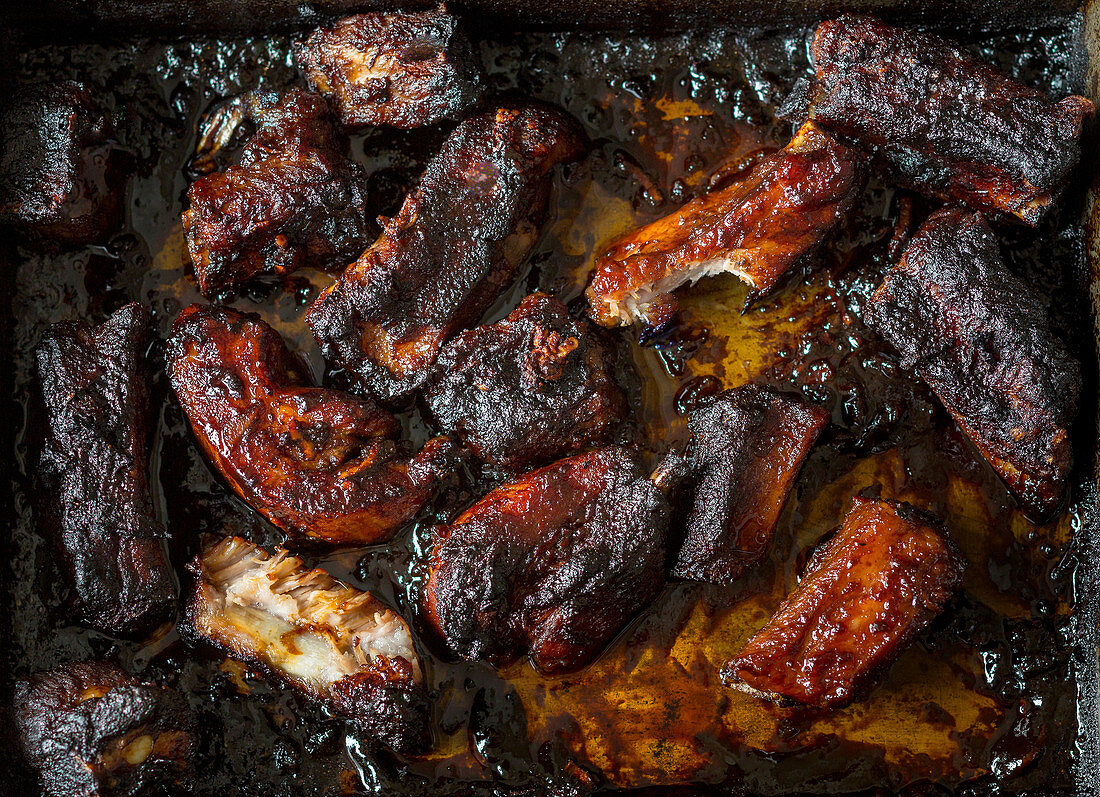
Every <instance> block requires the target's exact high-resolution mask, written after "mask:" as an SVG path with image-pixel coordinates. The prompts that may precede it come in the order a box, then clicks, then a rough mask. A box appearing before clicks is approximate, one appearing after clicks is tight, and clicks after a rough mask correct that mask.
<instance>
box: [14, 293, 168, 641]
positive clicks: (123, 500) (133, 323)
mask: <svg viewBox="0 0 1100 797" xmlns="http://www.w3.org/2000/svg"><path fill="white" fill-rule="evenodd" d="M149 324H150V319H149V313H148V311H147V310H146V309H145V308H144V307H142V306H141V305H140V304H128V305H126V306H125V307H123V308H121V309H120V310H118V311H116V312H115V313H114V315H112V316H111V317H110V318H109V319H107V321H106V322H105V323H104V324H103V325H101V326H99V327H96V328H91V327H89V326H88V325H87V324H84V323H80V322H62V323H59V324H54V325H53V326H51V327H50V328H49V329H48V330H47V331H46V333H45V334H44V335H43V337H42V341H41V342H40V343H39V344H38V348H37V349H36V351H35V358H36V361H37V366H38V379H39V383H40V386H41V394H42V400H43V404H44V406H45V426H44V439H43V444H42V452H41V456H40V459H39V463H38V480H39V484H38V490H37V492H38V494H39V497H40V502H39V506H40V521H39V522H40V523H41V524H42V526H43V527H44V528H45V529H46V531H47V533H48V536H50V537H51V538H52V540H53V542H54V544H55V546H56V548H57V549H58V551H59V553H60V560H61V564H62V568H63V570H64V572H65V575H66V577H67V579H68V581H69V582H70V584H71V586H72V590H73V607H72V608H73V611H74V615H75V618H76V619H77V620H78V621H79V622H81V623H84V624H87V625H91V626H94V627H95V628H98V629H100V630H102V631H106V632H108V633H112V634H123V635H128V634H136V633H142V632H145V631H148V630H149V629H150V628H152V627H153V626H154V625H156V624H157V623H159V622H161V621H164V620H167V619H169V618H170V615H171V613H172V611H173V609H174V606H175V602H176V582H175V577H174V576H173V574H172V567H171V565H170V564H169V561H168V556H167V552H166V550H165V538H166V536H167V534H166V532H165V529H164V527H163V526H162V525H161V524H160V523H159V522H158V521H157V519H156V516H155V515H154V513H153V502H152V496H151V493H150V489H149V449H150V444H149V382H148V372H147V370H146V364H145V351H146V349H147V348H148V346H149V340H150V330H149Z"/></svg>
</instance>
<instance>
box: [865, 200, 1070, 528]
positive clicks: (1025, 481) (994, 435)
mask: <svg viewBox="0 0 1100 797" xmlns="http://www.w3.org/2000/svg"><path fill="white" fill-rule="evenodd" d="M864 316H865V320H866V321H867V323H868V324H869V325H870V326H871V327H872V328H873V329H874V330H876V331H877V332H878V333H879V334H880V335H882V336H883V337H884V338H886V340H887V341H889V342H890V344H891V345H893V346H894V348H896V349H897V350H898V352H899V353H900V354H901V363H902V365H903V366H904V367H906V368H910V369H912V370H914V371H915V372H916V373H917V374H918V375H919V376H920V377H921V378H922V379H923V380H924V381H925V382H927V383H928V385H929V386H930V387H931V388H932V390H934V391H935V393H936V395H937V396H938V397H939V399H940V401H942V402H943V405H944V406H945V407H946V408H947V410H948V412H950V413H951V415H952V417H953V418H954V419H955V421H956V423H958V425H959V427H960V428H961V429H962V430H963V431H964V432H965V433H966V434H967V436H968V437H969V438H970V439H971V441H973V443H974V445H975V446H976V447H977V448H978V450H979V451H980V452H981V454H982V456H984V457H985V458H986V460H988V461H989V463H990V465H992V466H993V469H994V470H995V471H996V472H997V473H998V474H999V475H1000V476H1001V478H1002V479H1004V481H1005V483H1006V484H1007V485H1008V487H1009V489H1010V490H1011V491H1012V493H1013V494H1014V495H1015V496H1016V498H1017V499H1018V500H1019V501H1020V503H1021V504H1022V505H1023V507H1024V508H1025V509H1026V510H1027V511H1028V512H1029V513H1031V514H1032V515H1034V516H1035V517H1037V518H1039V519H1042V518H1045V517H1047V516H1049V515H1050V514H1051V513H1052V512H1053V511H1054V510H1055V509H1056V508H1057V506H1058V505H1059V503H1060V502H1061V499H1062V495H1063V493H1064V492H1065V485H1066V477H1067V475H1068V473H1069V468H1070V464H1071V459H1072V453H1073V452H1072V446H1071V441H1070V426H1071V425H1072V423H1073V419H1074V417H1075V416H1076V414H1077V404H1078V398H1079V396H1080V392H1081V366H1080V363H1078V362H1077V360H1076V359H1075V358H1074V357H1073V356H1072V355H1071V354H1070V353H1069V351H1068V350H1067V349H1066V346H1065V344H1064V343H1062V341H1060V340H1058V339H1057V338H1056V337H1055V336H1054V335H1053V334H1052V333H1051V331H1050V325H1049V322H1048V319H1047V313H1046V309H1045V308H1044V307H1043V304H1042V302H1041V300H1040V297H1039V296H1038V294H1037V293H1036V292H1035V291H1033V290H1031V288H1029V287H1028V286H1027V285H1026V284H1025V283H1024V282H1023V281H1022V280H1020V279H1019V278H1018V277H1016V276H1015V275H1014V274H1013V273H1012V272H1011V271H1009V270H1008V268H1007V267H1006V266H1005V264H1004V262H1003V261H1002V259H1001V253H1000V250H999V249H998V246H997V239H996V238H995V236H994V234H993V231H992V230H991V229H990V227H989V225H988V223H987V222H986V220H985V218H984V217H983V216H982V215H981V214H980V213H977V212H968V211H965V210H960V209H957V208H944V209H942V210H939V211H937V212H935V213H933V214H932V215H931V216H929V217H928V219H927V220H926V221H925V223H924V224H923V225H921V227H920V229H919V230H918V231H917V233H916V234H915V235H914V236H913V238H912V240H911V241H910V242H909V245H908V246H907V247H906V249H905V252H904V253H903V255H902V258H901V261H900V262H899V263H898V265H897V266H895V267H894V268H893V269H891V270H890V272H889V273H888V274H887V275H886V278H885V279H884V280H883V282H882V285H880V286H879V288H878V289H877V290H876V291H875V292H874V294H873V295H872V296H871V299H870V301H869V302H868V304H867V308H866V310H865V312H864Z"/></svg>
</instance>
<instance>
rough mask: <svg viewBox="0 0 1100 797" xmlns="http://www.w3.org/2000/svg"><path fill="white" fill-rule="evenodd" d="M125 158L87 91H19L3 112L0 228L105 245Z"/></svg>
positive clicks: (114, 224)
mask: <svg viewBox="0 0 1100 797" xmlns="http://www.w3.org/2000/svg"><path fill="white" fill-rule="evenodd" d="M131 166H132V159H131V158H130V156H129V155H128V154H127V153H126V152H125V151H124V150H123V149H122V148H121V147H120V146H119V145H118V143H117V142H116V141H115V140H114V134H113V131H112V130H111V126H110V124H109V123H108V122H107V120H106V118H105V117H104V116H103V114H102V113H101V112H100V111H99V110H97V109H96V107H95V104H94V103H93V102H92V98H91V95H90V94H89V93H88V89H87V88H86V87H85V86H84V85H83V84H81V83H76V82H74V81H71V80H65V81H58V82H54V83H42V84H32V85H25V86H20V87H19V88H18V90H17V91H15V92H13V93H10V94H9V95H8V96H7V97H6V98H5V102H4V104H3V108H2V110H0V223H5V224H15V225H18V226H21V227H23V228H24V229H27V230H31V231H33V232H35V233H37V234H38V235H41V236H42V237H45V238H52V239H55V240H59V241H63V242H67V243H77V244H79V243H93V242H98V241H102V240H104V239H105V238H107V237H108V236H109V235H110V234H111V233H113V232H114V231H115V230H116V229H118V226H119V224H120V223H121V221H122V215H123V200H124V198H125V196H124V194H125V191H124V188H123V183H124V182H125V180H126V177H127V175H128V173H129V171H130V167H131Z"/></svg>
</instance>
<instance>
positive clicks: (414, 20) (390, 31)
mask: <svg viewBox="0 0 1100 797" xmlns="http://www.w3.org/2000/svg"><path fill="white" fill-rule="evenodd" d="M294 60H295V62H296V63H297V65H298V68H299V69H301V70H302V73H303V74H304V75H305V77H306V80H308V81H309V85H310V87H311V88H312V89H313V90H314V91H318V92H320V93H321V94H324V95H325V96H326V97H328V98H329V99H330V100H331V101H332V103H333V105H334V106H335V107H336V110H337V112H338V113H339V115H340V120H341V121H342V122H343V123H344V124H345V125H347V126H349V127H360V126H363V125H392V126H393V127H404V128H413V127H423V126H424V125H430V124H435V123H436V122H439V121H442V120H443V119H457V118H458V116H459V115H460V114H461V113H463V112H464V111H466V110H467V109H468V108H469V107H470V106H471V105H473V104H474V103H475V102H476V101H477V100H478V99H479V98H480V96H481V93H482V85H481V79H482V74H481V64H480V63H478V62H477V61H476V60H475V58H474V52H473V48H472V47H471V46H470V41H469V39H467V38H466V34H465V33H464V32H463V31H462V30H461V28H460V26H459V23H458V20H457V19H455V17H453V16H451V15H450V14H448V13H447V9H446V7H445V6H440V7H439V8H436V9H433V10H430V11H420V12H416V13H385V14H383V13H375V14H355V15H353V16H349V17H344V18H343V19H341V20H338V21H337V22H336V24H334V25H332V26H331V27H327V28H318V29H317V30H315V31H314V32H313V33H312V34H310V36H309V37H308V38H307V39H306V40H305V41H302V42H298V43H297V44H295V46H294Z"/></svg>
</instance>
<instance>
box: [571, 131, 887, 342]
mask: <svg viewBox="0 0 1100 797" xmlns="http://www.w3.org/2000/svg"><path fill="white" fill-rule="evenodd" d="M868 160H869V159H868V157H867V155H865V154H864V153H862V152H860V151H859V150H858V149H853V148H850V147H847V146H845V145H843V144H841V143H839V142H838V141H837V140H836V139H834V138H833V137H832V136H830V135H829V134H828V133H826V132H824V131H822V130H821V129H819V128H818V127H817V126H815V125H813V124H807V125H804V126H803V127H802V128H801V129H800V130H799V131H798V132H797V134H796V135H795V136H794V138H792V139H791V142H790V143H789V144H787V146H786V147H784V148H783V149H781V150H779V151H778V152H776V153H774V154H772V155H770V156H768V157H767V158H765V159H764V160H763V161H761V162H760V163H759V164H757V165H756V167H755V168H754V169H753V171H752V172H751V173H750V174H749V176H748V177H746V178H745V179H743V180H740V181H738V182H735V183H733V184H732V185H730V186H728V187H726V188H722V189H719V190H717V191H714V192H712V193H709V194H707V195H705V196H702V197H699V198H698V199H694V200H692V201H691V202H688V203H687V204H686V205H684V206H683V207H682V208H680V209H679V210H678V211H676V212H675V213H673V214H671V215H669V216H666V217H664V218H663V219H659V220H657V221H655V222H653V223H651V224H647V225H646V226H644V227H642V228H640V229H637V230H634V231H633V232H630V233H628V234H627V235H625V236H624V237H622V238H620V239H619V240H618V241H616V242H615V243H614V244H612V245H611V247H610V248H609V249H608V250H607V251H606V252H605V253H604V254H603V255H601V256H600V257H599V258H598V259H597V260H596V265H595V268H594V270H593V272H592V278H591V280H590V282H589V285H588V290H587V291H586V295H587V297H588V303H589V306H590V310H589V312H590V314H591V316H592V318H594V319H595V320H596V322H597V323H599V324H602V325H603V326H609V327H610V326H617V325H620V324H623V325H628V324H632V323H634V322H635V321H644V322H645V323H646V324H647V325H648V326H650V327H659V326H661V325H662V324H663V323H664V322H665V321H667V319H668V318H669V317H670V315H671V314H672V313H673V312H675V299H674V298H673V297H672V296H671V294H672V292H673V291H674V290H676V289H677V288H678V287H680V286H681V285H685V284H688V283H692V282H695V281H696V280H699V279H701V278H703V277H707V276H712V275H714V274H736V275H737V276H738V277H739V278H740V279H742V280H743V281H744V282H745V283H747V284H748V285H749V286H751V287H752V288H753V290H754V291H757V292H761V293H763V292H766V291H768V290H770V289H771V288H773V287H775V285H776V283H777V282H778V281H779V278H780V277H781V276H783V274H784V273H785V272H786V271H787V269H788V268H790V267H791V266H792V265H793V264H794V263H795V262H796V261H797V260H798V259H799V258H801V257H802V256H803V255H805V254H806V253H807V252H808V251H810V250H811V249H813V248H814V247H815V246H817V245H818V244H820V243H821V241H822V240H823V239H824V238H825V236H827V235H828V234H829V233H830V232H831V231H832V230H833V228H834V227H835V226H836V224H837V222H838V221H839V220H840V219H841V218H842V217H843V216H844V215H845V214H846V213H847V212H848V211H849V210H850V209H851V208H852V206H853V205H854V204H855V201H856V199H857V198H858V197H859V195H860V193H861V192H862V190H863V186H864V183H865V182H866V179H867V166H868Z"/></svg>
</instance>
